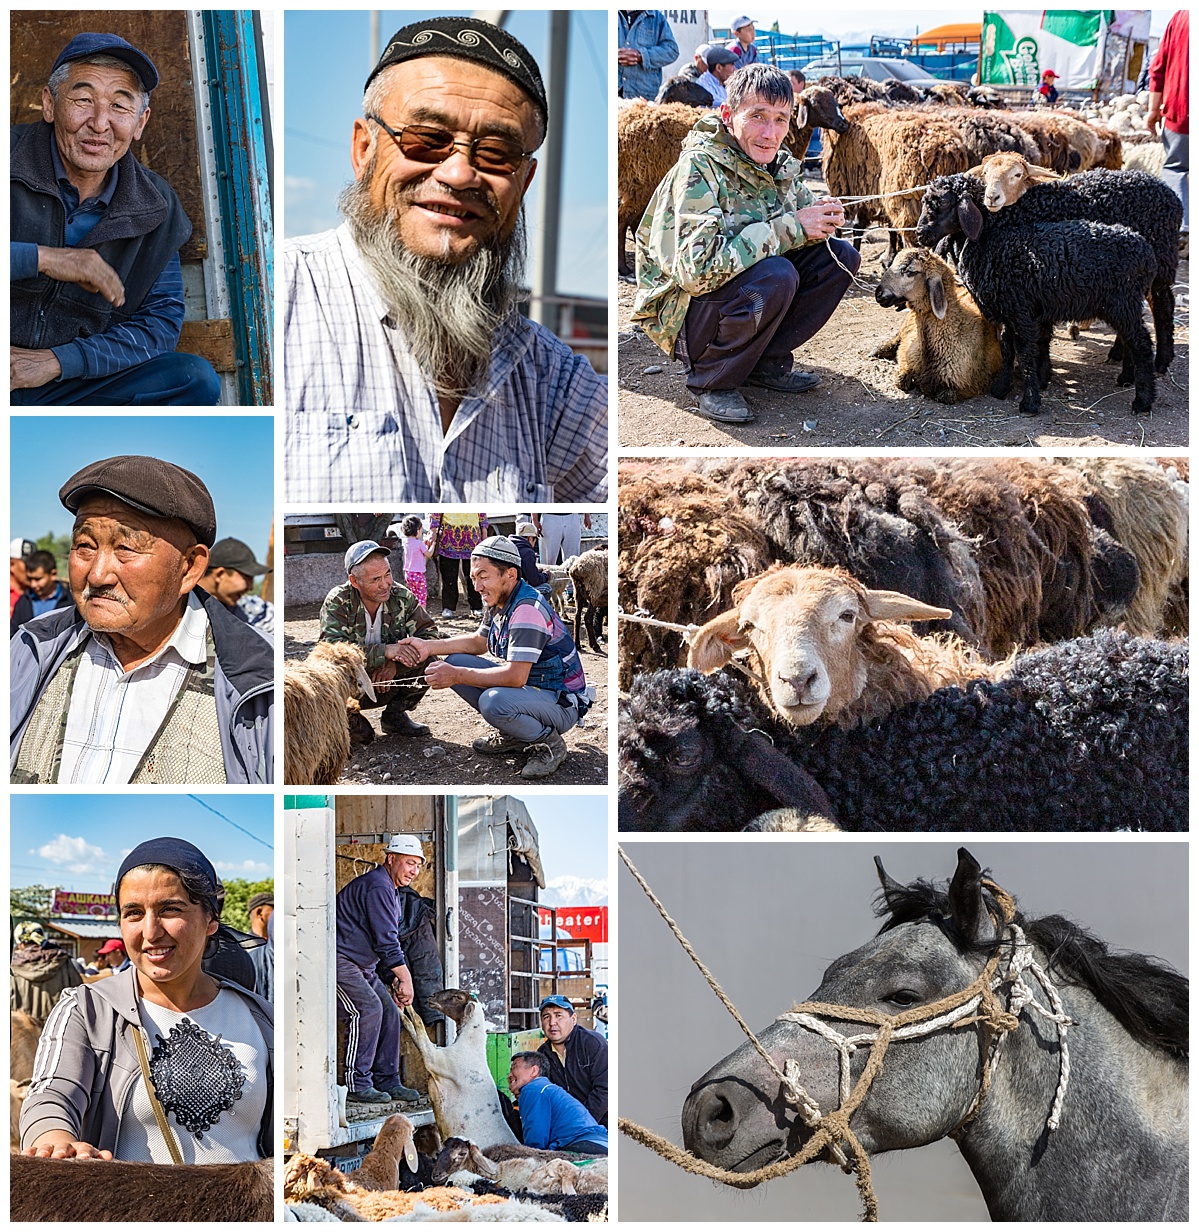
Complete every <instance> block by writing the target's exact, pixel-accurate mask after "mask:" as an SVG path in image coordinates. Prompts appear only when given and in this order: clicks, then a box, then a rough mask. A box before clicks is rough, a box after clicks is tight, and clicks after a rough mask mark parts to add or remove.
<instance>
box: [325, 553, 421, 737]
mask: <svg viewBox="0 0 1199 1232" xmlns="http://www.w3.org/2000/svg"><path fill="white" fill-rule="evenodd" d="M345 567H346V573H347V575H348V577H347V580H346V581H345V582H343V583H342V584H341V585H340V586H334V587H333V589H332V590H331V591H329V593H328V594H327V595H326V596H325V601H324V603H322V604H321V638H322V640H324V641H326V642H352V643H353V644H354V645H355V646H360V647H361V648H362V652H363V654H364V655H365V656H366V670H367V672H368V673H369V674H370V678H371V680H372V681H374V682H375V683H376V684H377V685H381V686H383V687H381V688H379V689H377V690H376V700H375V701H373V702H372V701H371V700H370V699H369V698H367V697H365V696H364V697H360V698H359V699H358V705H359V708H360V709H363V710H366V709H370V708H371V707H372V706H383V708H384V709H383V713H382V715H380V718H379V722H380V725H381V726H382V728H383V730H384V731H385V732H387V733H388V734H390V735H393V736H425V735H428V732H429V728H428V727H427V725H426V724H424V723H417V722H415V721H414V720H413V719H412V717H411V716H410V715H409V714H408V711H409V710H411V709H412V708H413V707H414V706H415V705H416V704H417V702H419V701H420V699H421V698H422V697H424V695H425V694H426V693H427V692H428V689H429V686H428V685H427V684H415V683H414V684H403V683H400V684H399V685H398V687H396V684H395V683H394V682H403V681H409V680H411V681H415V680H416V679H419V678H423V677H424V674H425V669H424V667H423V666H422V665H421V663H420V658H419V655H417V654H416V653H415V652H413V651H412V649H411V647H409V646H407V645H404V644H403V643H404V639H405V638H409V637H413V636H416V637H425V638H428V637H436V629H437V626H436V624H435V623H434V621H433V619H432V617H431V616H430V615H429V613H428V612H426V611H425V609H424V608H423V607H421V605H420V604H419V603H418V602H417V599H416V596H415V595H414V594H413V593H412V591H410V590H409V589H408V588H407V587H406V586H405V585H404V584H403V583H402V582H397V581H394V580H393V579H392V575H391V566H390V564H389V563H388V559H387V549H386V548H384V547H381V546H380V545H379V544H378V543H375V542H374V541H373V540H370V539H367V540H363V541H362V542H360V543H355V544H351V545H350V548H349V550H348V551H347V552H346V556H345ZM388 686H391V687H388ZM359 720H360V721H361V722H365V721H366V720H365V719H362V718H361V716H359ZM351 722H353V720H351Z"/></svg>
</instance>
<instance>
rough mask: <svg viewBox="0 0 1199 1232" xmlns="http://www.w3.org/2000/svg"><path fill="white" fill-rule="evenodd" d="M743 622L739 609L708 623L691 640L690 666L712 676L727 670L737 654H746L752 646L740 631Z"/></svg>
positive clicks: (688, 662) (688, 661)
mask: <svg viewBox="0 0 1199 1232" xmlns="http://www.w3.org/2000/svg"><path fill="white" fill-rule="evenodd" d="M740 621H741V609H740V608H739V607H735V608H733V610H732V611H731V612H722V613H721V614H720V615H719V616H716V617H714V618H713V619H712V620H709V621H708V623H707V624H706V625H704V626H703V628H701V629H700V630H699V632H698V633H696V635H695V636H694V637H693V638H692V639H691V646H690V648H689V649H688V651H687V666H688V667H691V668H694V669H695V670H696V671H697V672H703V673H704V675H711V674H712V672H714V671H717V670H719V669H720V668H722V667H724V665H725V664H726V663H728V662H729V661H730V660H731V659H732V657H733V655H734V654H735V653H736V652H737V651H738V650H744V649H745V647H746V646H748V645H749V638H747V637H746V636H745V634H743V633H740V632H738V630H737V626H738V624H739V623H740Z"/></svg>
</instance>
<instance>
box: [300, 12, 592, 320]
mask: <svg viewBox="0 0 1199 1232" xmlns="http://www.w3.org/2000/svg"><path fill="white" fill-rule="evenodd" d="M466 11H468V10H463V9H458V10H446V9H438V10H436V11H435V12H436V15H440V16H444V15H445V14H446V13H447V12H466ZM431 15H434V11H433V10H423V11H411V12H395V11H384V12H382V13H381V14H380V18H379V43H380V47H386V45H387V40H388V39H389V38H390V36H391V35H392V34H394V33H395V31H396V30H398V29H400V28H401V27H402V26H405V25H407V24H408V23H409V22H411V21H416V20H417V19H418V18H420V17H424V16H431ZM283 27H284V28H283V41H284V59H283V65H284V67H283V105H284V117H285V120H284V134H283V151H284V209H283V234H284V236H292V235H305V234H308V233H310V232H314V231H324V230H326V229H327V228H329V227H334V226H336V225H337V224H338V222H339V221H340V218H339V216H338V213H337V195H338V193H339V192H340V191H341V189H342V188H343V187H345V185H346V184H347V183H348V182H349V181H350V179H351V178H352V172H351V170H350V130H351V128H352V127H353V124H354V120H355V119H356V118H357V117H358V116H360V115H361V114H362V88H363V85H364V84H365V82H366V78H367V74H368V73H369V71H370V69H371V67H372V65H371V62H370V54H369V46H370V20H369V14H368V12H367V11H365V10H350V11H341V12H326V11H289V12H288V13H287V18H286V20H285V22H284V23H283ZM506 28H507V30H508V31H509V33H511V34H512V35H513V36H514V37H515V38H518V39H520V41H521V42H522V43H524V44H525V46H526V47H528V49H529V51H530V53H531V54H532V55H533V58H534V59H535V60H537V62H538V64H539V65H540V67H541V70H542V73H543V74H544V73H545V72H546V71H547V64H546V58H545V55H546V45H547V43H548V39H549V14H548V12H547V11H546V10H542V9H537V10H525V11H520V12H512V13H511V14H510V15H509V17H508V22H507V26H506ZM607 46H608V15H607V11H606V10H604V9H598V10H579V9H575V10H573V11H572V14H571V28H570V57H569V64H568V67H567V76H566V82H567V104H566V106H567V115H566V138H565V152H564V167H563V187H562V219H563V221H562V224H561V228H560V233H559V234H560V242H559V255H558V290H559V292H560V293H562V294H576V295H598V296H606V295H607V268H608V239H609V232H610V231H611V227H610V226H609V225H608V201H607V197H608V104H607V96H608V72H607V60H608V57H607ZM317 83H319V86H318V84H317ZM537 187H538V185H537V180H536V179H534V181H533V184H532V187H531V188H530V189H529V194H528V196H527V197H526V198H525V201H526V205H527V208H528V211H529V241H530V244H529V247H530V252H531V251H532V248H533V238H534V235H535V234H536V227H537V201H536V198H537Z"/></svg>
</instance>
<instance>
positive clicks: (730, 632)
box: [688, 567, 952, 727]
mask: <svg viewBox="0 0 1199 1232" xmlns="http://www.w3.org/2000/svg"><path fill="white" fill-rule="evenodd" d="M733 599H734V602H735V603H736V606H735V607H734V608H733V609H732V610H731V611H728V612H724V613H722V614H721V615H720V616H717V617H716V618H715V619H713V620H710V621H708V623H707V624H706V625H704V626H703V628H701V629H700V630H699V632H698V633H697V634H696V635H695V638H694V639H693V641H692V643H691V651H690V655H689V657H688V666H690V667H693V668H696V669H698V670H699V671H701V672H714V671H716V670H718V669H719V668H721V667H723V666H725V664H727V663H729V662H730V661H731V660H732V659H733V657H734V655H736V654H737V652H738V651H740V650H746V649H752V650H753V651H754V653H755V654H756V656H757V660H758V662H759V663H760V664H761V679H760V681H759V683H760V684H761V685H762V687H763V688H765V689H766V690H767V691H768V692H769V695H770V700H771V704H772V705H773V707H774V709H775V710H776V711H777V713H778V714H779V715H780V716H781V717H782V718H784V719H786V721H787V722H788V723H791V724H792V725H793V726H795V727H807V726H809V725H810V724H812V723H815V722H817V721H818V720H820V719H822V718H823V719H826V720H835V719H836V717H837V716H838V715H839V714H840V713H841V711H842V710H844V709H845V708H846V707H848V706H850V705H851V704H852V703H853V702H855V701H856V700H857V699H858V698H859V697H860V696H861V694H862V690H863V689H864V688H865V686H866V676H867V664H868V658H867V656H868V653H869V651H868V646H869V644H870V642H871V641H872V640H873V623H874V622H875V621H877V620H901V621H912V620H938V619H944V618H946V617H948V616H950V615H951V614H952V613H950V612H949V610H948V609H946V608H937V607H930V606H929V605H928V604H926V603H921V602H920V601H919V600H918V599H913V598H911V597H910V596H909V595H903V594H899V593H898V592H897V591H890V590H867V589H866V587H864V586H862V585H861V584H860V583H858V582H857V581H855V580H854V579H853V578H852V577H851V576H850V575H849V574H848V573H846V572H844V571H843V570H839V569H824V568H806V567H791V568H779V569H775V570H772V571H770V572H768V573H764V574H761V575H759V576H758V577H756V578H750V579H749V580H748V581H745V582H743V583H742V584H741V585H740V586H739V587H738V588H737V590H736V591H735V592H734V594H733Z"/></svg>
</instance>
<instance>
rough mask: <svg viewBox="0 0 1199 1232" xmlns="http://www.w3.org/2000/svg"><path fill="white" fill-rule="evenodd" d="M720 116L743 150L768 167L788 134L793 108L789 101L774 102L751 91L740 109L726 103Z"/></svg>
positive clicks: (747, 155)
mask: <svg viewBox="0 0 1199 1232" xmlns="http://www.w3.org/2000/svg"><path fill="white" fill-rule="evenodd" d="M720 118H721V119H722V120H723V121H724V124H725V126H726V127H727V128H728V130H729V132H730V133H732V135H733V139H734V140H735V141H736V142H737V144H738V145H739V146H740V147H741V151H742V153H744V154H745V155H746V157H747V158H752V159H753V160H754V162H756V163H760V164H761V165H762V166H766V165H767V164H768V163H771V162H773V161H774V157H775V155H776V154H777V153H778V152H779V147H780V146H781V145H782V144H783V138H784V137H786V135H787V130H788V128H789V127H790V125H791V107H790V105H789V104H787V103H772V102H768V101H767V100H766V99H763V98H760V97H758V96H757V95H756V94H751V95H750V96H749V97H748V98H745V99H742V100H741V105H740V106H739V107H738V108H737V110H736V111H730V110H729V107H728V104H727V103H726V104H725V105H724V106H723V107H721V109H720Z"/></svg>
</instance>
